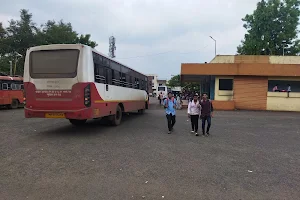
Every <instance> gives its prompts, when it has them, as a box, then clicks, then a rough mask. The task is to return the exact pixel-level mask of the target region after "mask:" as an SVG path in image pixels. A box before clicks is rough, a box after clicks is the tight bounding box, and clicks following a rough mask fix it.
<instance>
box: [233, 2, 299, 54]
mask: <svg viewBox="0 0 300 200" xmlns="http://www.w3.org/2000/svg"><path fill="white" fill-rule="evenodd" d="M299 5H300V0H261V1H260V2H258V3H257V8H256V10H255V11H254V12H253V14H250V15H249V14H248V15H246V16H245V17H244V18H243V19H242V20H243V21H244V22H245V24H244V28H245V29H246V30H247V33H246V34H245V37H244V40H243V41H242V44H241V45H240V46H238V47H237V52H238V54H242V55H282V54H283V48H284V52H285V54H286V55H297V54H298V53H299V52H300V48H299V40H298V38H297V33H298V30H297V26H298V23H299V22H298V21H299V15H300V11H299Z"/></svg>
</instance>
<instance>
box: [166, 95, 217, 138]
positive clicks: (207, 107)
mask: <svg viewBox="0 0 300 200" xmlns="http://www.w3.org/2000/svg"><path fill="white" fill-rule="evenodd" d="M176 103H177V102H176V99H175V98H174V97H173V94H172V93H171V92H170V93H169V94H168V97H167V98H166V99H165V100H164V102H163V105H164V107H165V110H166V117H167V121H168V134H170V133H171V132H172V131H173V127H174V125H175V123H176ZM213 110H214V108H213V104H212V102H211V100H210V99H208V96H207V93H203V94H202V96H201V99H199V96H198V94H194V97H193V99H192V101H190V102H189V104H188V109H187V114H188V117H189V118H190V120H191V126H192V130H191V133H194V134H195V135H196V136H199V134H198V126H199V118H200V119H201V120H202V135H203V136H209V130H210V126H211V118H212V117H213ZM206 122H207V127H206ZM205 128H206V129H205Z"/></svg>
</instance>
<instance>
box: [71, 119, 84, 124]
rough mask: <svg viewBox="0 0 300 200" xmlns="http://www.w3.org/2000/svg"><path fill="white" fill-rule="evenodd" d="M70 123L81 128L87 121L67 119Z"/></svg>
mask: <svg viewBox="0 0 300 200" xmlns="http://www.w3.org/2000/svg"><path fill="white" fill-rule="evenodd" d="M69 121H70V123H71V124H72V125H74V126H82V125H84V124H85V122H86V121H87V120H86V119H69Z"/></svg>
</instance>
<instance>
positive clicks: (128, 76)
mask: <svg viewBox="0 0 300 200" xmlns="http://www.w3.org/2000/svg"><path fill="white" fill-rule="evenodd" d="M24 86H25V90H26V107H25V117H26V118H66V119H69V121H70V122H71V123H72V124H74V125H82V124H84V123H85V122H86V121H87V120H88V119H95V118H102V117H105V118H107V119H109V121H110V122H111V123H112V124H113V125H119V124H120V123H121V120H122V112H131V111H138V112H139V113H143V112H144V110H145V109H148V95H147V92H146V91H148V90H147V86H148V79H147V76H145V75H144V74H141V73H139V72H137V71H135V70H133V69H131V68H129V67H127V66H125V65H123V64H121V63H119V62H117V61H115V60H113V59H111V58H108V57H107V56H104V55H103V54H101V53H99V52H97V51H96V50H95V49H92V48H91V47H89V46H85V45H82V44H54V45H45V46H37V47H31V48H29V49H28V50H27V53H26V58H25V64H24Z"/></svg>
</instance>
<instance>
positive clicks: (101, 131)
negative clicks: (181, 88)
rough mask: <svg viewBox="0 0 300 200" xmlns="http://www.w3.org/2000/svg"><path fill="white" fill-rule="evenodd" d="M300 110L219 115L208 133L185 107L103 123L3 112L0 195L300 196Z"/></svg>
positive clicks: (14, 199) (104, 199)
mask: <svg viewBox="0 0 300 200" xmlns="http://www.w3.org/2000/svg"><path fill="white" fill-rule="evenodd" d="M299 119H300V113H285V112H282V113H280V112H246V111H234V112H221V111H220V112H216V113H215V118H214V119H213V127H212V129H211V134H212V135H211V137H208V138H206V137H204V138H203V137H196V136H194V135H192V134H190V133H189V130H190V122H189V121H187V117H186V111H185V110H182V111H178V112H177V124H176V125H175V131H174V133H173V134H170V135H168V134H166V132H167V128H166V119H165V116H164V111H163V110H162V109H161V108H159V106H158V105H152V106H151V108H150V110H148V111H146V113H145V114H144V115H138V114H131V115H129V116H126V117H125V119H124V121H123V123H122V124H121V125H120V126H118V127H110V126H105V125H101V124H100V122H99V120H98V121H97V120H94V121H91V122H89V123H88V124H87V125H86V126H85V127H82V128H75V127H73V126H72V125H70V124H69V122H68V121H67V120H56V119H55V120H53V119H25V118H24V114H23V109H18V110H0V199H1V200H2V199H3V200H6V199H8V200H19V199H43V200H48V199H49V200H50V199H51V200H53V199H68V200H69V199H70V200H77V199H79V200H82V199H97V200H111V199H113V200H119V199H120V200H126V199H170V200H177V199H178V200H193V199H205V200H208V199H222V200H223V199H230V200H232V199H264V200H266V199H270V200H271V199H272V200H274V199H293V200H294V199H299V197H300V123H299Z"/></svg>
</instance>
